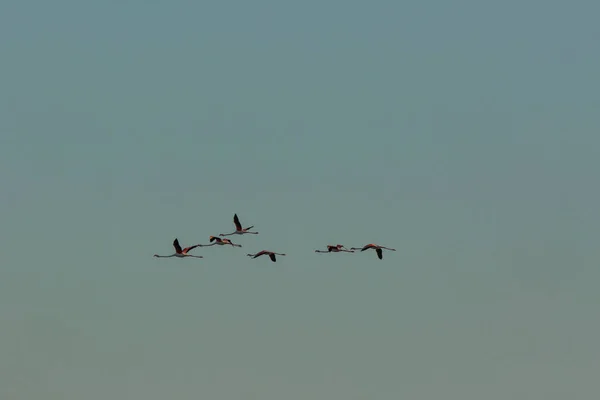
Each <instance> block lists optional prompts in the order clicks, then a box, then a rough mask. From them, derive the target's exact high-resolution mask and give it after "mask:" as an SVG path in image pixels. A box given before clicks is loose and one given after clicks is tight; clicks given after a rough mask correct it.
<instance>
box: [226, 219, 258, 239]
mask: <svg viewBox="0 0 600 400" xmlns="http://www.w3.org/2000/svg"><path fill="white" fill-rule="evenodd" d="M233 223H234V224H235V232H231V233H221V234H220V235H219V236H231V235H243V234H244V233H253V234H255V235H256V234H257V233H258V232H250V229H252V228H254V225H252V226H249V227H247V228H242V224H240V219H239V218H238V216H237V214H233Z"/></svg>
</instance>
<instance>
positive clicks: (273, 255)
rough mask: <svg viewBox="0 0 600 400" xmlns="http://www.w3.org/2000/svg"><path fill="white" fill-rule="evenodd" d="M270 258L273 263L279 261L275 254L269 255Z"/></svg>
mask: <svg viewBox="0 0 600 400" xmlns="http://www.w3.org/2000/svg"><path fill="white" fill-rule="evenodd" d="M269 257H270V258H271V261H273V262H275V261H277V259H276V258H275V254H273V253H269Z"/></svg>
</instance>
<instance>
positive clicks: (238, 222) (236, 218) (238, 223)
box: [233, 214, 242, 231]
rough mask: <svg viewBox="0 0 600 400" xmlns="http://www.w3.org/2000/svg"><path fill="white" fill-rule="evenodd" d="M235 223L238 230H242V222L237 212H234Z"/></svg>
mask: <svg viewBox="0 0 600 400" xmlns="http://www.w3.org/2000/svg"><path fill="white" fill-rule="evenodd" d="M233 223H234V224H235V229H237V230H238V231H241V230H242V224H240V219H239V218H238V216H237V214H233Z"/></svg>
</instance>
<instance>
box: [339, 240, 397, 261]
mask: <svg viewBox="0 0 600 400" xmlns="http://www.w3.org/2000/svg"><path fill="white" fill-rule="evenodd" d="M369 249H375V252H377V257H379V259H380V260H383V251H382V250H381V249H386V250H391V251H396V249H390V248H388V247H383V246H378V245H376V244H373V243H370V244H367V245H365V246H364V247H362V248H360V247H351V248H350V250H360V251H365V250H369Z"/></svg>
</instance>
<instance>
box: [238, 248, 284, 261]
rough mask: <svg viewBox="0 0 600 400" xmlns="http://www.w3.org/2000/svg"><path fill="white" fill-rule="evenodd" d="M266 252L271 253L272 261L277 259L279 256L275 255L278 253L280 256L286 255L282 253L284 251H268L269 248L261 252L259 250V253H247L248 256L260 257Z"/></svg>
mask: <svg viewBox="0 0 600 400" xmlns="http://www.w3.org/2000/svg"><path fill="white" fill-rule="evenodd" d="M264 254H268V255H269V258H270V259H271V261H273V262H275V261H277V258H276V257H275V255H278V256H285V254H282V253H274V252H272V251H267V250H263V251H259V252H258V253H256V254H246V255H247V256H248V257H252V258H256V257H260V256H262V255H264Z"/></svg>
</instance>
